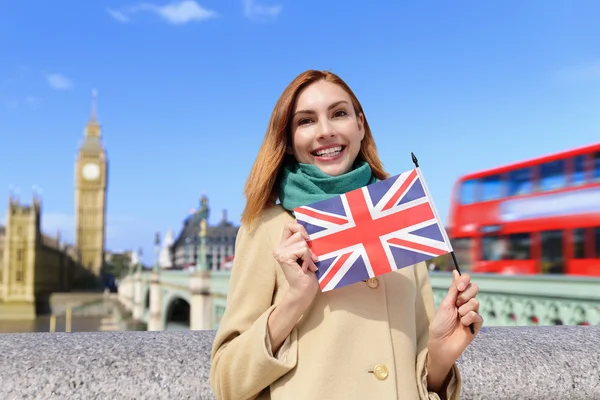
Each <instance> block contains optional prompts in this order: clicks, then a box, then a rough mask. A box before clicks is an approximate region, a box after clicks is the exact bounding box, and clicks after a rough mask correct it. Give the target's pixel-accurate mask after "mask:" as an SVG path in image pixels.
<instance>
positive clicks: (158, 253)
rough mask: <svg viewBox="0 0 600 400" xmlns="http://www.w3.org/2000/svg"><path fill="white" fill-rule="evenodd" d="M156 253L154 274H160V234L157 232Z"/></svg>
mask: <svg viewBox="0 0 600 400" xmlns="http://www.w3.org/2000/svg"><path fill="white" fill-rule="evenodd" d="M154 252H155V253H156V262H155V263H154V272H156V273H158V271H159V270H160V266H159V265H158V261H159V260H158V258H159V256H160V233H159V232H156V235H155V236H154Z"/></svg>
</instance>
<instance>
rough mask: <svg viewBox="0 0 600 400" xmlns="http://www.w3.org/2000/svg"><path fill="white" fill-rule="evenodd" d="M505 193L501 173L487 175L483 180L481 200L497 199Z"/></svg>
mask: <svg viewBox="0 0 600 400" xmlns="http://www.w3.org/2000/svg"><path fill="white" fill-rule="evenodd" d="M503 193H504V190H503V181H502V178H501V177H500V175H492V176H487V177H485V178H483V179H482V180H481V200H482V201H486V200H496V199H499V198H500V197H501V196H502V195H503Z"/></svg>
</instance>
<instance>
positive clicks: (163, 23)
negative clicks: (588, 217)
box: [0, 0, 600, 262]
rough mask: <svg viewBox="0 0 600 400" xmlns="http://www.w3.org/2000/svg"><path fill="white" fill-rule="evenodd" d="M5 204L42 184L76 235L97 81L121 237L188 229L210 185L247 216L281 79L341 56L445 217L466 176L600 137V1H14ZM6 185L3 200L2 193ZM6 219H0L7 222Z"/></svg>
mask: <svg viewBox="0 0 600 400" xmlns="http://www.w3.org/2000/svg"><path fill="white" fill-rule="evenodd" d="M0 7H2V12H0V38H2V39H0V54H1V55H2V56H1V61H0V139H1V140H0V143H1V144H0V155H1V156H0V211H1V212H2V214H4V213H5V210H6V205H7V201H8V188H9V185H11V184H12V185H14V186H15V187H18V188H19V189H20V197H21V198H22V199H23V200H25V201H30V198H31V193H32V189H31V188H32V185H34V184H35V185H38V186H39V187H41V188H42V190H43V213H44V217H43V222H42V224H43V226H42V229H43V230H44V231H45V232H47V233H52V234H53V233H55V232H56V230H57V229H61V230H62V232H63V236H64V237H66V238H67V239H68V240H69V241H72V240H73V208H74V161H75V156H76V152H77V147H78V145H79V143H80V141H81V139H82V138H83V129H84V126H85V123H86V121H87V118H88V116H89V112H90V99H91V92H92V90H93V89H94V88H95V89H97V90H98V115H99V119H100V122H101V123H102V124H103V139H104V143H105V146H106V148H107V152H108V157H109V162H110V165H109V168H110V178H109V179H110V187H109V191H108V238H107V244H108V248H109V249H111V250H115V251H118V250H124V249H132V248H136V247H138V246H142V247H143V248H144V253H145V254H144V260H145V261H146V262H153V258H154V257H153V255H152V254H153V250H152V242H153V236H154V232H155V231H157V230H158V231H160V232H161V233H164V232H165V231H166V230H167V229H172V230H174V232H175V233H177V232H178V231H179V229H180V228H181V223H182V221H183V219H184V218H185V216H186V214H187V212H188V210H189V209H190V208H192V207H195V206H196V205H197V204H198V199H199V197H200V196H201V194H202V193H203V192H204V193H206V194H207V195H208V196H209V199H210V206H211V210H212V214H211V223H216V222H218V220H219V219H220V215H221V210H222V209H224V208H226V209H227V210H228V215H229V218H230V219H231V220H233V221H235V222H237V221H239V215H240V213H241V211H242V209H243V204H244V203H243V202H244V199H243V196H242V188H243V184H244V182H245V179H246V177H247V174H248V171H249V168H250V166H251V165H252V162H253V161H254V157H255V155H256V152H257V150H258V147H259V145H260V143H261V141H262V137H263V135H264V131H265V129H266V126H267V123H268V119H269V117H270V113H271V111H272V107H273V105H274V104H275V102H276V100H277V97H278V96H279V95H280V93H281V91H282V90H283V88H284V87H285V86H286V85H287V84H288V83H289V81H291V80H292V79H293V78H294V77H295V76H296V75H297V74H298V73H300V72H302V71H303V70H305V69H309V68H315V69H329V70H332V71H334V72H336V73H338V74H339V75H340V76H341V77H342V78H343V79H345V80H346V81H347V82H348V83H349V84H350V86H351V87H352V88H353V89H354V90H355V92H356V94H357V95H358V97H359V99H360V100H361V102H362V103H363V106H364V108H365V110H366V115H367V118H368V119H369V122H370V124H371V127H372V129H373V132H374V135H375V137H376V140H377V143H378V146H379V148H380V152H381V157H382V159H383V161H384V163H385V165H386V168H387V169H388V170H389V171H390V172H392V173H400V172H402V171H404V170H406V169H409V168H411V166H412V164H411V161H410V152H411V151H414V152H415V153H416V154H417V156H418V157H419V159H420V161H421V166H422V167H423V172H424V174H425V177H426V178H427V182H428V185H429V187H430V190H431V192H432V195H433V197H434V199H435V202H436V205H437V207H438V209H439V211H440V214H441V216H442V218H443V219H444V220H445V218H446V216H447V213H448V206H449V196H450V191H451V187H452V184H453V183H454V181H455V179H456V178H457V177H458V176H460V175H461V174H465V173H468V172H473V171H476V170H480V169H484V168H489V167H494V166H497V165H499V164H504V163H510V162H513V161H517V160H522V159H524V158H529V157H535V156H539V155H543V154H546V153H548V152H555V151H560V150H564V149H567V148H572V147H576V146H581V145H586V144H591V143H594V142H598V140H599V138H600V112H599V111H598V110H599V106H600V47H599V46H598V37H600V24H598V22H597V21H598V15H600V3H598V2H595V1H558V0H557V1H553V2H547V1H537V0H536V1H526V2H522V1H505V0H504V1H485V2H481V1H462V2H433V1H418V2H417V1H412V2H409V1H405V2H392V1H389V2H383V1H378V2H370V3H368V2H364V1H361V2H354V1H346V2H341V3H340V2H322V1H316V0H303V1H299V0H260V2H259V0H244V1H241V0H221V1H216V0H207V1H198V2H192V1H184V2H172V3H166V2H158V1H157V2H155V1H154V0H148V2H146V3H137V2H136V1H135V0H133V1H131V2H129V1H123V2H121V1H117V0H113V1H94V2H88V1H86V2H83V1H76V0H60V1H53V2H35V3H34V2H27V1H17V0H6V1H3V2H2V4H1V5H0ZM2 192H4V193H5V194H4V195H2V194H1V193H2ZM2 218H3V217H2Z"/></svg>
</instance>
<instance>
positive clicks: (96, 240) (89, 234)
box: [75, 91, 108, 276]
mask: <svg viewBox="0 0 600 400" xmlns="http://www.w3.org/2000/svg"><path fill="white" fill-rule="evenodd" d="M100 132H101V129H100V124H99V123H98V120H97V118H96V93H95V91H94V94H93V100H92V114H91V116H90V120H89V121H88V124H87V126H86V128H85V137H84V140H83V144H82V145H81V147H80V148H79V154H78V156H77V161H76V163H75V236H76V238H75V244H76V248H77V252H78V255H79V263H80V264H81V265H82V266H83V267H84V268H86V269H87V270H89V271H90V272H92V273H93V274H94V275H96V276H100V273H101V270H102V265H103V261H104V248H105V233H106V188H107V182H108V176H107V175H108V161H107V159H106V152H105V151H104V147H103V145H102V140H101V138H100Z"/></svg>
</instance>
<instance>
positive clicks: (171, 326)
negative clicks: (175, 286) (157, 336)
mask: <svg viewBox="0 0 600 400" xmlns="http://www.w3.org/2000/svg"><path fill="white" fill-rule="evenodd" d="M164 326H165V330H189V329H190V303H189V302H188V301H187V300H186V299H184V298H183V297H179V296H175V297H173V298H172V299H170V301H169V303H168V304H167V307H166V314H165V325H164Z"/></svg>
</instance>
